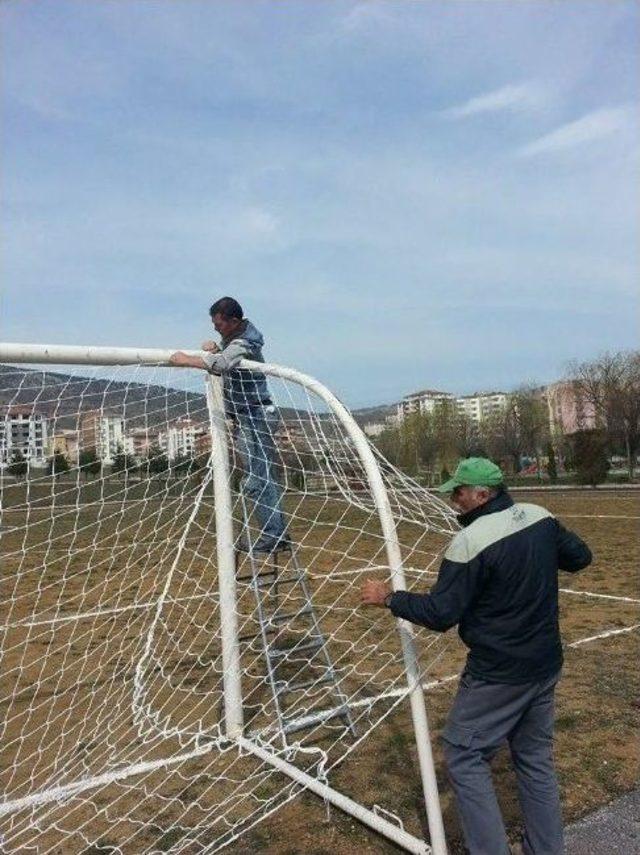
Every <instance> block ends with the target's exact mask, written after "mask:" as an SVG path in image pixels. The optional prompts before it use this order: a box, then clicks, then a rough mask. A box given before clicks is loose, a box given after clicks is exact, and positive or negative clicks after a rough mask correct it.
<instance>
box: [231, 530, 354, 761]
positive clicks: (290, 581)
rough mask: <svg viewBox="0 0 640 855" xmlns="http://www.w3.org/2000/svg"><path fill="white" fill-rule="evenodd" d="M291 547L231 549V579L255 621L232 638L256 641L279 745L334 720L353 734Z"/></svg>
mask: <svg viewBox="0 0 640 855" xmlns="http://www.w3.org/2000/svg"><path fill="white" fill-rule="evenodd" d="M296 550H297V548H296V546H295V545H294V544H288V545H287V548H286V549H283V550H280V551H278V552H272V553H256V552H252V551H251V550H250V549H249V550H247V551H242V550H238V551H236V582H238V583H240V584H243V583H244V584H246V585H247V586H250V587H251V589H252V590H253V594H254V597H255V601H256V617H257V622H258V625H259V627H258V630H257V631H256V632H253V633H248V634H246V635H241V636H240V637H239V639H238V640H239V641H240V642H241V643H247V642H249V643H251V642H252V641H254V640H259V641H260V642H261V645H262V652H263V654H264V661H265V665H266V669H267V681H268V683H269V686H270V689H271V694H272V696H273V702H274V708H275V712H276V717H277V722H278V728H279V731H280V736H281V739H282V742H283V746H284V747H286V746H287V744H288V743H287V736H288V735H289V734H292V733H295V732H297V731H300V730H305V729H307V728H313V727H314V726H316V725H319V724H320V723H324V722H328V721H330V720H332V719H336V718H340V719H341V720H342V721H343V722H344V724H345V726H346V727H347V728H348V730H349V731H350V733H351V735H352V736H354V737H355V736H356V728H355V725H354V722H353V719H352V716H351V711H350V709H349V705H348V703H347V698H346V696H345V694H344V692H343V691H342V689H341V688H340V683H339V678H338V673H337V671H336V669H335V667H334V665H333V662H332V660H331V656H330V654H329V650H328V647H327V639H326V637H325V635H324V633H323V632H322V629H321V627H320V624H319V621H318V617H317V615H316V611H315V609H314V606H313V602H312V598H311V592H310V589H309V583H308V580H307V576H306V572H305V570H304V568H302V567H300V564H299V562H298V556H297V554H296ZM247 565H248V567H247Z"/></svg>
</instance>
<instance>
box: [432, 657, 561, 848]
mask: <svg viewBox="0 0 640 855" xmlns="http://www.w3.org/2000/svg"><path fill="white" fill-rule="evenodd" d="M559 676H560V674H555V675H554V676H553V677H550V678H548V679H546V680H543V681H540V682H532V683H522V684H520V685H515V686H514V685H509V684H506V683H487V682H486V681H484V680H479V679H477V678H475V677H472V676H471V675H470V674H467V673H464V674H463V675H462V677H461V678H460V686H459V688H458V693H457V695H456V698H455V701H454V703H453V706H452V708H451V711H450V713H449V717H448V719H447V723H446V725H445V728H444V732H443V740H444V749H445V759H446V762H447V769H448V772H449V777H450V779H451V783H452V785H453V789H454V791H455V794H456V801H457V807H458V813H459V815H460V821H461V823H462V829H463V831H464V836H465V842H466V844H467V847H468V849H469V851H470V853H471V855H508V853H509V844H508V841H507V835H506V832H505V829H504V823H503V821H502V815H501V814H500V808H499V806H498V801H497V799H496V794H495V791H494V789H493V782H492V780H491V769H490V766H489V762H490V760H491V758H492V757H493V755H494V754H495V753H496V751H497V750H498V748H499V747H500V746H501V745H502V744H503V743H504V742H505V741H506V742H508V744H509V748H510V750H511V759H512V761H513V765H514V768H515V772H516V776H517V780H518V798H519V801H520V807H521V809H522V814H523V818H524V828H525V833H524V839H523V849H524V852H525V853H526V855H543V853H544V855H562V853H563V852H564V843H563V833H562V815H561V811H560V793H559V790H558V782H557V780H556V775H555V771H554V768H553V693H554V689H555V686H556V683H557V681H558V678H559Z"/></svg>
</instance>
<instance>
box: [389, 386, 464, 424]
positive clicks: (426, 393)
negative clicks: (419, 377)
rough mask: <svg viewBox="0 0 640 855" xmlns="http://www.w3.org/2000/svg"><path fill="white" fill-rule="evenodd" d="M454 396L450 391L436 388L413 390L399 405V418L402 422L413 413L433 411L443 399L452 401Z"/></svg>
mask: <svg viewBox="0 0 640 855" xmlns="http://www.w3.org/2000/svg"><path fill="white" fill-rule="evenodd" d="M453 398H454V396H453V395H452V394H451V393H450V392H439V391H437V390H436V389H423V390H422V391H421V392H412V393H411V394H410V395H405V397H404V398H403V399H402V400H401V401H400V403H399V404H398V406H397V419H398V421H399V422H401V421H402V420H403V419H405V418H406V417H407V416H410V415H412V414H413V413H421V414H424V413H432V412H433V411H434V410H435V408H436V406H437V405H438V404H439V403H441V402H442V401H451V400H453Z"/></svg>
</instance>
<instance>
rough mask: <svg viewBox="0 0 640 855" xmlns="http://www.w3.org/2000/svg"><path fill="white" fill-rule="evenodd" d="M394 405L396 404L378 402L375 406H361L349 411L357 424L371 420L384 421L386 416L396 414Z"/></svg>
mask: <svg viewBox="0 0 640 855" xmlns="http://www.w3.org/2000/svg"><path fill="white" fill-rule="evenodd" d="M396 407H397V405H396V404H380V405H378V406H377V407H361V408H360V409H357V410H352V411H351V412H352V415H353V417H354V418H355V420H356V421H357V422H358V424H359V425H365V424H369V423H371V422H374V423H376V422H384V421H385V419H386V418H387V416H394V415H395V414H396Z"/></svg>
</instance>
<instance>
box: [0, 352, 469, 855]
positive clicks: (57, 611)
mask: <svg viewBox="0 0 640 855" xmlns="http://www.w3.org/2000/svg"><path fill="white" fill-rule="evenodd" d="M82 373H83V375H84V376H82V377H80V376H73V375H71V374H68V373H64V374H62V373H58V374H55V373H51V372H42V371H33V370H28V369H22V368H12V367H8V366H6V367H3V368H2V369H1V373H0V402H1V406H2V409H1V412H0V423H1V425H2V426H1V427H0V465H1V466H2V469H1V473H0V479H1V488H2V497H1V498H2V504H1V516H0V553H1V555H2V567H3V571H2V583H1V584H2V596H1V600H2V617H1V623H2V627H1V629H2V652H3V681H2V687H3V690H2V694H3V697H2V711H3V715H2V744H3V749H2V750H3V761H2V776H3V784H4V786H3V791H4V796H3V804H2V805H0V813H2V814H4V816H3V819H2V831H1V834H2V838H1V839H2V844H1V847H0V848H2V851H3V852H4V851H6V852H20V853H22V852H36V851H37V852H84V851H85V850H87V851H109V852H123V853H143V852H158V851H163V852H164V851H175V852H178V851H181V852H182V851H184V852H198V851H205V850H206V851H208V852H213V851H216V850H217V849H219V848H221V847H223V846H225V845H228V844H229V843H230V842H232V841H233V840H235V839H236V838H238V837H239V836H240V835H242V834H243V833H244V832H246V831H247V830H248V829H249V828H251V827H252V826H253V825H255V823H256V822H258V821H260V820H261V819H263V818H264V817H265V816H267V815H268V814H269V813H271V812H272V811H273V810H275V809H276V808H277V807H279V806H280V805H282V804H283V803H284V802H285V801H287V800H288V799H290V798H291V797H292V796H293V795H294V794H295V793H296V792H298V791H299V787H297V785H294V784H292V783H291V781H290V780H289V779H288V778H286V777H284V776H282V775H281V774H280V773H279V772H276V771H275V770H274V769H273V768H272V767H271V766H269V765H267V764H263V763H262V762H261V761H260V760H259V759H257V758H256V757H255V756H252V755H247V754H246V753H243V752H240V751H239V750H238V746H237V744H235V743H233V742H230V741H228V740H227V739H225V733H224V716H223V708H224V695H223V668H222V651H221V639H220V613H219V596H218V583H217V569H216V564H217V562H216V533H215V520H214V499H215V497H214V493H213V485H212V473H211V465H210V450H211V432H210V413H209V410H208V408H207V399H206V397H205V394H204V389H205V382H206V380H205V378H206V375H203V374H202V373H198V372H192V371H180V370H176V369H173V370H172V369H165V368H157V367H156V368H153V367H140V368H131V367H127V368H109V369H84V368H83V369H82ZM237 388H240V387H237ZM269 388H270V395H271V397H272V400H273V403H274V405H277V408H278V410H279V419H278V413H277V412H274V409H273V407H271V408H269V407H263V408H261V415H260V416H258V415H256V413H255V412H254V413H253V416H252V419H253V421H252V424H251V425H250V426H249V427H247V422H246V419H247V412H246V411H244V412H243V403H242V400H238V399H237V396H236V399H235V400H228V401H227V406H228V410H229V415H230V416H232V417H233V418H231V419H229V422H228V439H229V444H230V451H231V460H232V470H231V478H230V481H231V487H232V502H233V505H232V506H233V523H234V536H235V537H236V538H237V543H236V545H237V547H238V562H237V614H238V620H239V632H240V637H241V641H240V664H241V673H242V695H243V711H244V721H245V734H246V735H247V736H248V737H249V738H250V739H252V740H253V741H254V742H255V743H256V744H259V745H266V746H268V747H269V748H270V750H272V751H273V752H277V753H279V754H281V756H283V757H285V758H286V759H287V760H288V761H289V762H291V763H293V764H295V765H296V766H298V767H299V768H300V769H303V770H306V771H307V772H309V773H310V774H312V775H314V776H317V777H320V778H321V779H322V780H325V779H326V780H328V781H329V782H331V780H332V770H333V769H334V768H335V767H336V766H337V764H338V763H341V764H342V765H341V774H343V780H346V781H347V782H348V781H349V769H350V764H353V768H355V767H356V765H357V762H358V757H359V752H360V751H361V750H362V744H363V741H364V740H366V737H367V735H368V734H369V733H370V731H371V730H372V728H374V727H375V726H376V725H377V724H378V723H379V722H380V721H381V720H382V719H384V718H385V716H387V715H389V714H390V712H391V711H392V710H393V709H394V706H395V705H397V704H399V703H401V702H402V701H403V700H404V697H405V694H406V691H407V687H406V677H405V673H404V668H403V660H402V655H401V651H400V644H399V639H398V634H397V630H396V626H395V622H394V621H393V620H391V619H390V616H389V614H388V613H387V612H386V611H384V612H383V611H380V610H374V609H369V610H363V609H362V608H361V607H360V606H359V596H360V587H361V584H362V580H363V578H364V577H365V576H369V577H370V576H377V577H378V578H381V579H382V578H388V574H389V570H388V559H387V552H386V544H385V538H384V536H383V534H382V530H381V525H380V519H379V516H378V512H377V510H376V506H375V504H374V500H373V497H372V494H371V491H370V489H369V484H368V479H367V475H366V472H365V469H364V467H363V464H362V462H361V460H360V458H359V456H358V454H357V452H356V449H355V448H354V444H353V441H352V439H351V438H350V437H349V435H348V434H347V432H346V431H345V429H344V426H343V425H342V424H341V422H340V421H339V420H338V419H337V418H336V416H335V415H334V414H333V413H332V412H330V411H329V410H328V409H327V406H326V405H325V403H324V402H323V401H322V400H321V399H320V398H319V397H318V396H317V395H316V394H315V393H313V392H311V391H310V390H308V389H306V388H304V387H302V386H301V385H299V384H298V383H295V382H292V381H290V380H285V379H282V378H276V377H272V378H270V380H269ZM236 391H237V389H236ZM254 392H255V389H254V388H253V387H251V388H250V391H249V393H248V404H247V406H249V405H250V406H251V407H253V403H252V401H253V398H252V395H253V394H254ZM245 403H247V402H245ZM243 420H244V426H243ZM36 422H37V425H36ZM242 430H244V432H245V435H244V437H242V436H241V435H240V434H241V433H242ZM247 432H248V433H247ZM54 452H55V456H53V455H54ZM252 458H253V460H252ZM265 459H266V460H268V462H269V469H268V474H267V476H266V478H265V477H264V474H263V475H262V476H261V472H262V470H261V469H260V467H261V466H262V465H263V464H264V461H265ZM52 460H53V463H52V462H51V461H52ZM65 461H66V463H65ZM378 462H379V466H380V469H381V471H382V474H383V479H384V483H385V485H386V488H387V491H388V495H389V500H390V503H391V507H392V511H393V515H394V517H395V522H396V525H397V531H398V537H399V541H400V545H401V550H402V557H403V560H404V564H405V572H406V574H407V581H408V584H409V585H410V586H413V585H419V586H421V587H424V585H425V582H426V581H427V578H428V576H427V575H425V574H428V571H429V570H430V569H433V564H434V562H435V561H436V558H437V557H438V556H439V554H440V553H441V551H442V548H443V546H444V545H445V544H446V542H447V541H448V539H449V538H450V536H451V533H452V532H453V531H454V530H455V528H456V524H455V521H454V519H453V517H452V515H451V513H450V511H449V510H448V509H447V508H446V506H445V505H444V504H443V503H442V502H440V501H439V500H438V499H436V498H434V497H433V496H432V495H431V494H429V493H428V492H427V491H425V490H424V489H423V488H421V487H420V486H419V485H417V484H416V483H415V482H413V481H411V480H410V479H408V478H407V477H405V476H404V475H402V474H401V473H400V472H398V471H397V470H395V469H394V468H393V467H392V466H390V465H389V464H388V463H387V462H386V461H385V460H384V459H382V458H381V457H380V456H379V455H378ZM67 466H68V470H67ZM247 473H249V474H252V477H253V479H254V484H253V487H252V488H250V487H249V486H248V485H247V483H246V478H247ZM261 477H262V488H261V489H259V488H256V482H258V484H259V482H260V480H261ZM243 479H244V482H243ZM265 483H266V484H267V486H266V487H265ZM243 484H244V486H243ZM274 485H275V489H276V493H275V499H274V494H273V493H270V492H269V490H270V489H272V488H274ZM265 496H267V497H268V498H267V499H265ZM274 504H275V505H276V507H274ZM276 511H280V512H282V514H283V520H282V521H281V528H282V527H284V528H285V529H286V535H287V536H288V537H290V539H291V549H286V550H283V551H280V552H277V553H276V554H275V557H274V555H267V554H265V553H257V552H255V545H256V543H257V544H258V545H260V543H261V542H263V541H264V539H265V537H266V536H268V535H269V534H270V533H271V534H272V533H273V528H272V523H273V521H274V519H275V512H276ZM252 546H253V549H254V551H253V552H251V549H252ZM276 565H277V566H276ZM419 646H420V652H421V667H422V668H423V672H424V671H425V670H426V671H428V668H429V665H430V664H431V663H432V662H433V661H434V660H435V659H437V658H438V657H440V656H442V653H443V650H444V642H443V640H442V638H440V637H436V636H435V635H429V634H428V633H426V632H424V633H421V636H420V645H419ZM351 789H352V795H353V797H354V798H357V797H358V793H357V788H356V787H355V785H354V787H352V788H351ZM91 847H96V848H95V849H92V848H91Z"/></svg>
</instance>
